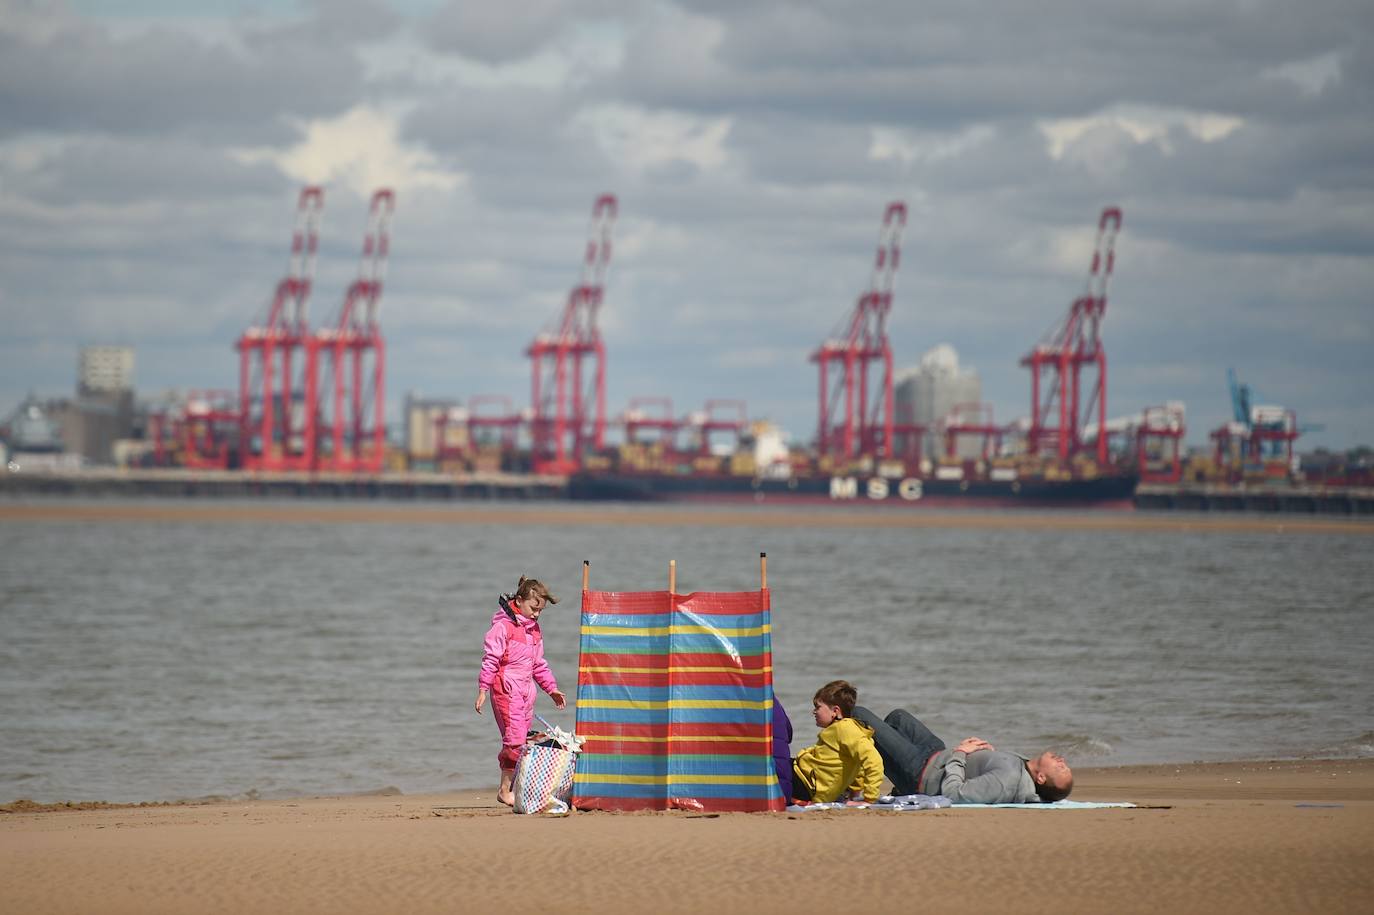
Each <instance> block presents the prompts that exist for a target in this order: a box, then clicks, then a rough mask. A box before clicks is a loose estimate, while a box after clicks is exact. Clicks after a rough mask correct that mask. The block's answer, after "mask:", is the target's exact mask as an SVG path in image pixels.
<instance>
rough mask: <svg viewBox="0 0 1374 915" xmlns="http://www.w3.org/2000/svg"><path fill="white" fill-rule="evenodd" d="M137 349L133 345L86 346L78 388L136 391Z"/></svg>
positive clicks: (83, 348)
mask: <svg viewBox="0 0 1374 915" xmlns="http://www.w3.org/2000/svg"><path fill="white" fill-rule="evenodd" d="M133 389H134V350H133V347H131V346H83V347H81V360H80V363H79V364H78V368H77V391H78V393H81V394H88V393H94V392H96V391H132V390H133Z"/></svg>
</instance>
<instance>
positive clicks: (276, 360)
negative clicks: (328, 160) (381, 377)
mask: <svg viewBox="0 0 1374 915" xmlns="http://www.w3.org/2000/svg"><path fill="white" fill-rule="evenodd" d="M323 208H324V189H323V188H320V187H315V186H310V187H306V188H304V189H302V190H301V193H300V197H299V198H298V200H297V203H296V226H295V229H294V230H293V231H292V233H291V259H290V263H289V266H288V269H287V274H286V276H285V277H284V278H283V279H282V280H281V281H280V282H279V283H277V290H276V294H275V295H274V296H273V297H272V304H271V306H270V307H269V308H268V312H267V316H266V319H265V320H263V321H262V322H260V323H257V324H254V325H252V326H250V327H249V328H248V329H247V330H245V331H244V332H243V335H242V336H241V337H239V339H238V342H237V344H236V346H235V348H236V349H238V351H239V413H238V420H239V454H240V464H241V465H242V466H243V467H244V468H246V469H248V470H286V469H303V468H307V467H309V463H310V459H309V457H308V453H309V451H310V449H312V448H313V443H312V441H311V436H310V434H309V432H308V431H307V432H306V434H305V435H304V436H301V435H300V434H299V432H298V430H296V429H295V428H294V425H293V424H294V422H295V421H296V420H297V419H298V418H300V415H301V414H300V413H298V411H297V410H295V409H294V408H295V405H296V398H297V396H298V395H300V394H301V393H302V392H301V388H302V387H304V388H305V389H306V390H307V393H305V395H304V397H305V400H304V411H303V412H304V419H305V425H306V426H307V429H308V427H309V426H310V424H311V414H312V412H313V403H312V402H311V397H310V394H309V393H308V389H309V388H310V386H311V383H312V381H313V378H312V372H311V370H310V368H309V366H307V365H305V364H304V363H306V362H308V361H309V360H308V358H307V359H305V360H301V362H297V363H295V366H299V368H300V369H303V370H304V376H305V377H304V383H303V385H300V386H298V385H297V376H296V368H295V366H293V357H294V356H295V355H296V353H297V351H298V350H303V349H308V343H307V341H308V339H309V322H308V321H307V319H306V304H307V303H308V302H309V300H310V284H311V280H312V278H313V276H314V274H315V255H316V252H317V251H318V248H319V230H320V212H321V210H323Z"/></svg>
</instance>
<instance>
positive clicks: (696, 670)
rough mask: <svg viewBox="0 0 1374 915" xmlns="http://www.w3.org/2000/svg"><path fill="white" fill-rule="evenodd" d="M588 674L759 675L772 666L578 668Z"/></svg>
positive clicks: (771, 670) (769, 670) (770, 669)
mask: <svg viewBox="0 0 1374 915" xmlns="http://www.w3.org/2000/svg"><path fill="white" fill-rule="evenodd" d="M578 670H580V671H582V672H583V673H588V674H657V673H662V672H663V671H664V670H667V671H668V673H670V674H760V673H772V672H773V665H772V664H769V665H768V666H767V667H759V668H755V669H752V670H746V669H744V668H741V667H668V668H663V667H579V668H578Z"/></svg>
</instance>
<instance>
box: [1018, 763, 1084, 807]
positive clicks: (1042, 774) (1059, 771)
mask: <svg viewBox="0 0 1374 915" xmlns="http://www.w3.org/2000/svg"><path fill="white" fill-rule="evenodd" d="M1026 771H1027V772H1029V773H1030V776H1031V780H1032V781H1034V782H1035V793H1036V794H1038V795H1040V800H1042V801H1044V802H1045V803H1046V804H1053V803H1054V802H1055V801H1062V800H1063V799H1064V798H1066V797H1068V796H1069V792H1070V791H1072V790H1073V770H1072V769H1070V768H1069V764H1068V763H1066V762H1064V757H1062V756H1060V755H1059V754H1058V753H1055V752H1054V751H1052V750H1046V751H1045V752H1044V753H1041V754H1040V755H1039V756H1037V757H1035V758H1034V759H1031V760H1028V761H1027V762H1026Z"/></svg>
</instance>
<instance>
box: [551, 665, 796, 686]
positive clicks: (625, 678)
mask: <svg viewBox="0 0 1374 915" xmlns="http://www.w3.org/2000/svg"><path fill="white" fill-rule="evenodd" d="M577 682H578V683H581V684H583V685H584V686H668V685H669V683H670V682H671V683H672V685H674V686H741V687H747V688H751V689H757V688H761V687H764V686H767V685H768V683H769V681H768V680H767V679H766V678H765V677H764V675H763V674H762V673H738V672H729V671H724V672H721V673H714V672H712V673H707V672H704V671H693V672H691V673H672V674H669V673H668V671H666V670H660V671H654V672H653V673H646V674H627V673H615V672H612V671H600V670H594V671H582V672H581V674H580V675H579V676H578V678H577Z"/></svg>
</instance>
